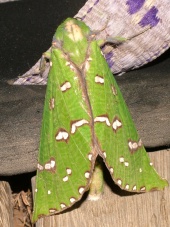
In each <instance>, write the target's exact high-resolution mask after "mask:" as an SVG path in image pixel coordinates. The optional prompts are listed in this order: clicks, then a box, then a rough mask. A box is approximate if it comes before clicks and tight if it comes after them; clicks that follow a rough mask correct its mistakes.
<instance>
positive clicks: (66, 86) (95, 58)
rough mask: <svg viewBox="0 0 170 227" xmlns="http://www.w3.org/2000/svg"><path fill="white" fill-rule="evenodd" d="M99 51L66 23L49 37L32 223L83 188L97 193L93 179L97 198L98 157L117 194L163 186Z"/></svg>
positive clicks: (77, 24)
mask: <svg viewBox="0 0 170 227" xmlns="http://www.w3.org/2000/svg"><path fill="white" fill-rule="evenodd" d="M101 43H102V41H101V40H99V41H97V40H95V35H94V34H92V33H91V32H90V29H89V27H88V26H86V25H85V23H84V22H81V21H78V20H76V19H72V18H68V19H67V20H65V21H64V22H63V23H62V24H61V25H60V26H59V27H58V28H57V31H56V33H55V35H54V38H53V43H52V48H51V54H50V65H51V68H50V71H49V76H48V84H47V91H46V97H45V106H44V113H43V122H42V129H41V139H40V149H39V160H38V165H37V177H36V189H35V199H34V212H33V221H34V222H35V221H36V220H37V219H38V218H39V217H41V216H44V215H51V214H54V213H58V212H61V211H63V210H65V209H67V208H68V207H70V206H72V205H73V204H74V203H76V202H77V201H78V200H80V199H81V197H82V195H83V193H84V192H85V191H87V190H89V188H90V185H92V184H93V185H95V184H96V185H97V183H95V179H97V178H96V177H93V175H94V172H95V175H96V176H97V177H98V181H99V185H100V189H99V192H101V190H102V189H101V188H102V186H101V185H102V184H100V181H102V174H101V169H100V168H99V164H98V163H97V165H96V164H95V163H96V159H97V158H98V157H99V156H100V157H101V158H102V159H103V161H104V163H105V165H106V167H107V168H108V170H109V172H110V174H111V176H112V178H113V180H114V182H115V183H116V184H117V185H118V186H120V187H121V188H122V189H124V190H127V191H132V192H147V191H151V190H155V189H158V190H159V189H160V190H161V189H163V188H164V187H165V186H167V184H168V183H167V181H166V180H164V179H162V178H161V177H160V176H159V175H158V174H157V173H156V171H155V170H154V168H153V166H151V165H150V161H149V158H148V155H147V153H146V151H145V148H144V146H143V145H142V141H141V139H140V138H139V137H138V134H137V131H136V129H135V126H134V123H133V121H132V118H131V115H130V113H129V111H128V108H127V106H126V104H125V101H124V99H123V97H122V94H121V92H120V90H119V87H118V85H117V83H116V81H115V79H114V77H113V75H112V73H111V71H110V69H109V66H108V65H107V62H106V61H105V58H104V56H103V55H102V53H101V50H100V44H101ZM96 169H97V170H96ZM94 178H95V179H94ZM96 187H98V186H96ZM92 197H93V196H91V199H93V198H92Z"/></svg>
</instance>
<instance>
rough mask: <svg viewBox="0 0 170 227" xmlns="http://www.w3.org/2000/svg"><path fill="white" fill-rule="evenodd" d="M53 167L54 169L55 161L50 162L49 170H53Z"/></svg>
mask: <svg viewBox="0 0 170 227" xmlns="http://www.w3.org/2000/svg"><path fill="white" fill-rule="evenodd" d="M54 167H55V161H54V160H51V168H54Z"/></svg>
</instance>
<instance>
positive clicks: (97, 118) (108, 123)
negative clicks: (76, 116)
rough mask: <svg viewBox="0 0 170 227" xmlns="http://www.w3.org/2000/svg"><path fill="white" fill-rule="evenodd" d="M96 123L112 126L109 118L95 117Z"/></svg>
mask: <svg viewBox="0 0 170 227" xmlns="http://www.w3.org/2000/svg"><path fill="white" fill-rule="evenodd" d="M94 122H106V125H107V126H110V122H109V119H108V117H104V116H101V117H95V118H94Z"/></svg>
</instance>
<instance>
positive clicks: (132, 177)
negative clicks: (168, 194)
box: [86, 41, 167, 192]
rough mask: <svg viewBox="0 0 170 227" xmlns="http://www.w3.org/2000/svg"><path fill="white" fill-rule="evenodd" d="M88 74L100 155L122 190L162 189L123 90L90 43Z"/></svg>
mask: <svg viewBox="0 0 170 227" xmlns="http://www.w3.org/2000/svg"><path fill="white" fill-rule="evenodd" d="M89 53H90V54H89V59H91V60H90V61H89V62H88V70H87V72H86V80H87V87H88V92H89V98H90V102H91V106H92V110H93V116H94V125H95V126H94V127H95V135H96V138H97V143H98V145H99V149H98V151H99V154H100V156H102V157H103V159H104V162H105V164H106V166H107V168H108V170H109V171H110V174H111V176H112V178H113V180H114V181H115V183H116V184H118V185H119V186H120V187H121V188H122V189H125V190H128V191H135V192H143V191H150V190H154V189H163V188H164V187H165V186H166V185H167V181H166V180H164V179H162V178H161V177H160V176H159V175H158V174H157V173H156V171H155V169H154V168H153V166H151V164H150V160H149V157H148V155H147V153H146V151H145V148H144V146H143V145H142V141H141V140H140V138H139V136H138V134H137V130H136V128H135V125H134V123H133V120H132V117H131V115H130V113H129V110H128V108H127V105H126V103H125V101H124V99H123V96H122V94H121V92H120V89H119V87H118V85H117V83H116V81H115V79H114V77H113V75H112V73H111V71H110V69H109V67H108V65H107V63H106V61H105V59H104V57H103V56H102V54H101V51H100V48H99V47H98V45H97V43H96V41H94V42H92V43H91V46H90V52H89Z"/></svg>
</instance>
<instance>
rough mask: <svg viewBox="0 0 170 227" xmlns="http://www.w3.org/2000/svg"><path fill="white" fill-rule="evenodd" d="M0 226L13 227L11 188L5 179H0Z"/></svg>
mask: <svg viewBox="0 0 170 227" xmlns="http://www.w3.org/2000/svg"><path fill="white" fill-rule="evenodd" d="M0 227H13V212H12V204H11V188H10V186H9V184H8V182H5V181H0Z"/></svg>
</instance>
